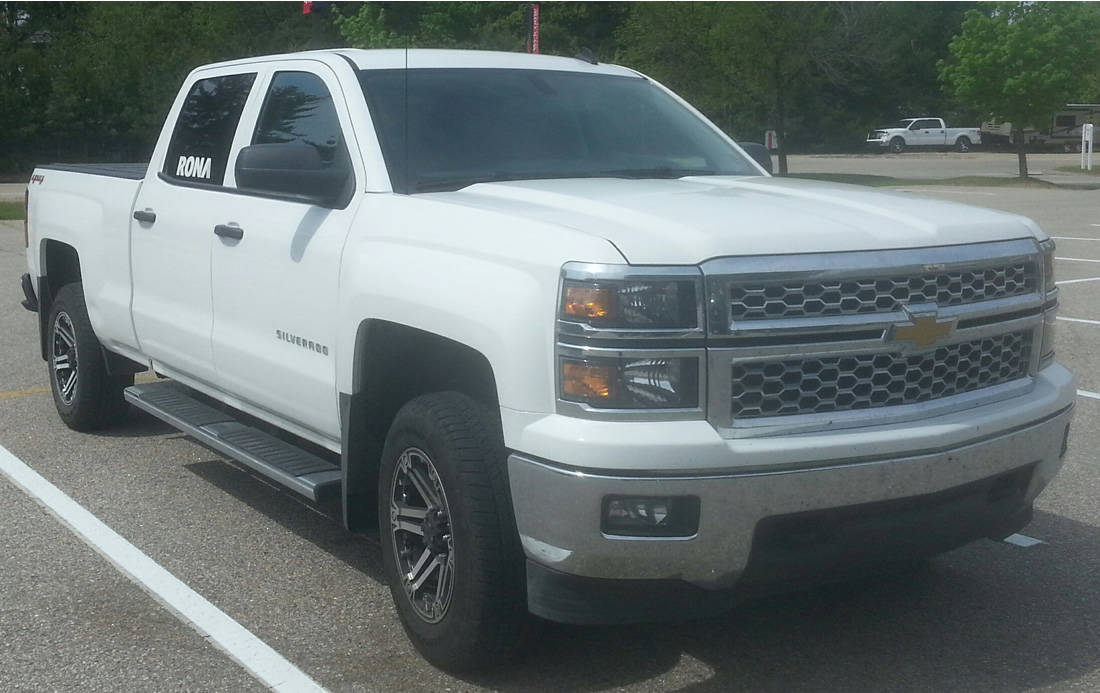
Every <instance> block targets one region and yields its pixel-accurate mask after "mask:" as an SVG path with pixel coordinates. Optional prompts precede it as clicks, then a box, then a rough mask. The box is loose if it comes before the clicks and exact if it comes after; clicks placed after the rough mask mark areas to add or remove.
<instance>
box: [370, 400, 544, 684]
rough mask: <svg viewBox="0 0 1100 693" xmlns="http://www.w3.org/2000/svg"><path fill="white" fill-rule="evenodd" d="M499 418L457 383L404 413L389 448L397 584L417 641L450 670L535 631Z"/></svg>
mask: <svg viewBox="0 0 1100 693" xmlns="http://www.w3.org/2000/svg"><path fill="white" fill-rule="evenodd" d="M505 457H506V455H505V451H504V445H503V441H502V436H501V433H500V427H499V424H498V423H496V420H495V417H491V416H490V415H489V413H488V411H487V410H486V409H485V408H484V407H483V406H482V405H480V404H479V403H478V402H476V401H474V400H473V399H470V398H469V397H467V396H465V395H462V394H459V393H456V392H442V393H435V394H430V395H425V396H422V397H418V398H416V399H414V400H412V401H411V402H409V403H407V404H406V405H405V406H404V407H402V408H401V410H400V411H399V412H398V414H397V416H396V418H395V419H394V422H393V425H392V426H391V427H390V431H389V435H388V436H387V437H386V444H385V447H384V449H383V452H382V465H381V470H380V477H379V484H378V485H379V492H378V498H379V503H378V506H379V528H380V533H381V540H382V554H383V559H384V562H385V570H386V576H387V578H388V581H389V584H390V592H391V594H392V596H393V601H394V604H395V606H396V607H397V613H398V616H399V617H400V618H401V623H402V625H403V626H404V628H405V632H406V633H407V634H408V637H409V639H410V640H411V641H412V643H413V645H414V646H415V647H416V649H417V650H418V651H419V652H420V654H421V655H422V656H423V657H424V658H425V659H426V660H428V661H429V662H430V663H431V664H433V665H435V666H436V667H438V668H440V669H443V670H445V671H450V672H470V671H476V670H479V669H485V668H488V667H489V666H492V665H497V664H500V663H501V662H502V661H505V660H507V659H509V658H510V657H511V656H513V655H514V654H515V653H516V652H517V651H518V650H519V648H520V647H521V646H522V645H523V644H524V643H525V642H527V641H529V640H530V638H531V636H532V634H533V628H534V621H533V618H532V617H531V616H530V614H529V613H528V612H527V597H526V584H527V583H526V572H525V565H524V560H523V552H522V549H521V548H520V543H519V536H518V534H517V532H516V529H515V520H514V516H513V514H512V503H511V496H510V493H509V487H508V480H507V473H506V467H505Z"/></svg>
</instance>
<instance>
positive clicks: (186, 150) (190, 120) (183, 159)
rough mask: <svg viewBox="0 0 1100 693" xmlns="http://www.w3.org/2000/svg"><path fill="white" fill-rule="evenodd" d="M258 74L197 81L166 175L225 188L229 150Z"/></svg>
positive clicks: (179, 121) (166, 164)
mask: <svg viewBox="0 0 1100 693" xmlns="http://www.w3.org/2000/svg"><path fill="white" fill-rule="evenodd" d="M255 81H256V74H255V73H250V74H241V75H225V76H222V77H208V78H206V79H200V80H199V81H197V82H195V84H194V86H192V87H191V90H190V91H189V92H188V94H187V99H186V100H185V101H184V102H183V107H182V108H181V109H180V114H179V118H178V119H177V120H176V127H175V130H174V131H173V132H172V140H171V141H170V142H169V144H168V154H167V155H166V156H165V159H164V169H163V173H164V175H166V176H168V177H169V178H171V179H173V180H178V181H181V182H189V183H206V184H209V185H222V183H223V182H224V181H225V168H226V165H227V164H228V163H229V148H230V146H231V145H232V144H233V136H234V134H236V131H237V124H238V123H239V122H240V120H241V112H242V111H243V110H244V105H245V101H247V100H248V94H249V92H250V91H251V90H252V84H253V83H254V82H255Z"/></svg>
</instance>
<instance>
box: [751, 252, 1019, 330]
mask: <svg viewBox="0 0 1100 693" xmlns="http://www.w3.org/2000/svg"><path fill="white" fill-rule="evenodd" d="M1038 286H1039V283H1038V269H1037V266H1036V263H1034V262H1018V263H1013V264H1008V265H1003V266H994V267H989V268H985V269H975V270H955V271H943V272H929V273H924V274H917V275H909V276H905V275H900V276H889V277H868V278H855V279H828V280H824V281H802V280H787V281H779V282H768V281H754V282H748V283H737V284H733V285H732V286H730V290H729V301H730V318H731V319H732V320H734V321H737V320H776V319H783V318H813V317H828V316H838V315H861V314H867V313H887V312H891V311H895V310H900V309H901V307H902V306H903V305H911V304H918V303H936V304H938V305H939V306H940V307H941V308H944V307H948V306H958V305H967V304H970V303H977V302H980V301H991V300H995V299H999V298H1008V297H1013V296H1021V295H1024V294H1028V293H1032V292H1035V291H1036V290H1037V287H1038Z"/></svg>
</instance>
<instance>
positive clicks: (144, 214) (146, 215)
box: [134, 209, 157, 224]
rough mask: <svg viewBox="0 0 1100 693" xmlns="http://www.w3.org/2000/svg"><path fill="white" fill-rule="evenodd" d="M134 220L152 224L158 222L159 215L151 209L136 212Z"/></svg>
mask: <svg viewBox="0 0 1100 693" xmlns="http://www.w3.org/2000/svg"><path fill="white" fill-rule="evenodd" d="M134 218H135V219H137V220H138V221H140V222H144V223H146V224H152V223H153V222H154V221H156V220H157V213H156V212H154V211H153V210H151V209H139V210H138V211H136V212H134Z"/></svg>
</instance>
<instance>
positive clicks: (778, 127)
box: [775, 80, 787, 176]
mask: <svg viewBox="0 0 1100 693" xmlns="http://www.w3.org/2000/svg"><path fill="white" fill-rule="evenodd" d="M777 82H778V80H777ZM775 135H776V137H778V138H779V175H781V176H785V175H787V105H786V104H785V103H784V102H783V87H782V86H777V87H776V94H775Z"/></svg>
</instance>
